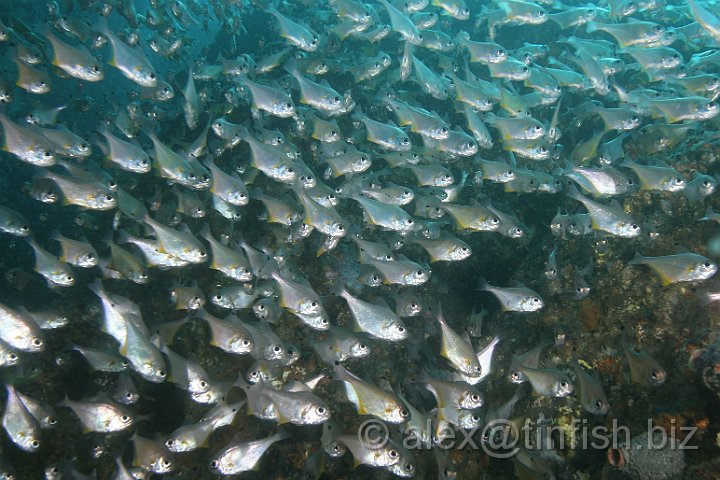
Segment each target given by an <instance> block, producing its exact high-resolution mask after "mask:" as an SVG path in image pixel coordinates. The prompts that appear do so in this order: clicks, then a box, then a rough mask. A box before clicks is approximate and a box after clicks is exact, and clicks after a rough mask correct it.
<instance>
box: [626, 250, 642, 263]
mask: <svg viewBox="0 0 720 480" xmlns="http://www.w3.org/2000/svg"><path fill="white" fill-rule="evenodd" d="M644 260H645V257H643V256H642V255H640V252H637V251H636V252H635V256H634V257H633V259H632V260H630V261H629V262H628V265H642V264H644V263H645V262H644Z"/></svg>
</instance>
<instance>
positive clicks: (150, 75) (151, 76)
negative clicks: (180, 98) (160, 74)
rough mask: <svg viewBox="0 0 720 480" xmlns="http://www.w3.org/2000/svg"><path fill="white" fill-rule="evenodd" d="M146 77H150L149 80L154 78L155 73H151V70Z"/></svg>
mask: <svg viewBox="0 0 720 480" xmlns="http://www.w3.org/2000/svg"><path fill="white" fill-rule="evenodd" d="M148 77H150V80H155V74H154V73H152V72H150V74H149V75H148Z"/></svg>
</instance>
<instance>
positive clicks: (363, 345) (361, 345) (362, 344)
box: [358, 343, 367, 350]
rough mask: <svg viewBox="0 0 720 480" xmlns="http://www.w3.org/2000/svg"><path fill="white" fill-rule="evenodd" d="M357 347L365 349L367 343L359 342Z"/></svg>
mask: <svg viewBox="0 0 720 480" xmlns="http://www.w3.org/2000/svg"><path fill="white" fill-rule="evenodd" d="M358 348H360V350H367V345H365V344H364V343H361V344H360V345H358Z"/></svg>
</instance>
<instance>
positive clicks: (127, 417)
mask: <svg viewBox="0 0 720 480" xmlns="http://www.w3.org/2000/svg"><path fill="white" fill-rule="evenodd" d="M120 420H121V421H122V422H128V421H130V417H129V416H127V415H123V416H121V417H120Z"/></svg>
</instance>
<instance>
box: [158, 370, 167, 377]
mask: <svg viewBox="0 0 720 480" xmlns="http://www.w3.org/2000/svg"><path fill="white" fill-rule="evenodd" d="M157 373H158V375H159V376H161V377H164V376H165V375H167V372H166V371H165V370H158V372H157Z"/></svg>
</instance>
